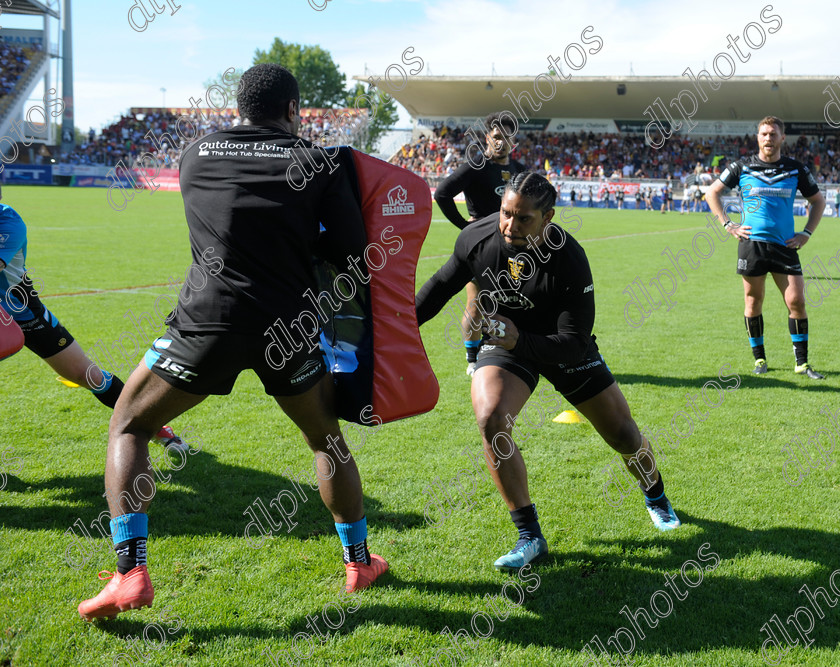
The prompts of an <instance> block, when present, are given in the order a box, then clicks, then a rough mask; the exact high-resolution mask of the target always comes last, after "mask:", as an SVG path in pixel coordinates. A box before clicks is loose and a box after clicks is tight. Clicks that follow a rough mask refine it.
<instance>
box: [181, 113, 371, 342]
mask: <svg viewBox="0 0 840 667" xmlns="http://www.w3.org/2000/svg"><path fill="white" fill-rule="evenodd" d="M295 146H297V147H295ZM334 153H337V150H335V149H331V150H330V151H329V153H327V152H325V151H324V150H323V149H320V148H314V147H313V145H312V143H310V142H308V141H305V140H303V139H300V138H298V137H296V136H294V135H292V134H289V133H287V132H284V131H282V130H279V129H276V128H270V127H262V126H252V125H240V126H238V127H234V128H231V129H229V130H223V131H221V132H213V133H211V134H208V135H206V136H204V137H201V138H200V139H198V140H196V141H195V142H193V143H192V144H191V145H190V146H189V147H188V148H187V149H186V150H185V151H184V154H183V156H182V158H181V173H180V181H181V194H182V196H183V199H184V211H185V214H186V218H187V225H188V226H189V233H190V249H191V252H192V259H193V266H191V267H190V273H189V275H190V276H191V277H190V279H189V280H187V281H186V282H185V283H184V285H183V286H182V288H181V292H180V295H179V297H178V307H177V308H176V311H175V315H174V317H173V319H172V320H171V322H170V324H171V326H172V327H173V328H175V329H177V330H179V331H196V332H198V331H200V332H222V331H229V332H237V333H260V334H262V333H264V332H265V330H266V329H267V328H268V327H269V326H271V324H272V323H273V322H274V321H275V320H276V319H277V318H281V319H282V320H283V321H284V322H285V323H286V324H287V326H288V323H289V322H291V321H292V320H294V319H295V318H297V317H298V316H299V315H300V314H301V312H302V311H304V310H309V311H311V312H312V311H314V310H315V306H314V305H313V301H312V300H311V299H310V298H307V297H305V296H304V293H305V292H306V291H307V290H309V289H311V290H313V292H314V294H315V295H317V294H318V291H317V289H316V281H315V275H314V271H313V267H312V255H313V254H314V253H316V252H317V253H318V254H322V255H326V257H327V259H330V261H332V262H333V263H336V264H337V265H339V266H342V264H341V260H342V259H343V258H346V257H347V255H348V254H350V255H353V257H356V258H358V257H361V256H362V253H363V251H364V246H365V237H364V227H363V223H362V219H361V212H360V210H359V205H358V203H357V199H356V196H355V190H354V187H355V186H354V185H353V183H355V181H354V180H351V171H350V167H348V166H346V164H344V163H342V162H340V161H339V158H338V157H331V156H332V154H334ZM330 170H332V173H330ZM319 223H321V224H323V226H324V227H325V228H326V230H327V231H326V232H324V233H323V234H321V239H319V230H320V225H319ZM325 237H326V239H327V242H326V243H324V239H325ZM316 240H317V241H318V245H319V249H320V248H321V245H322V244H324V246H325V248H326V249H321V250H320V252H319V249H316V247H315V245H316ZM330 248H332V249H333V250H329V249H330ZM336 253H340V254H336ZM208 258H209V265H208ZM218 260H221V263H219V261H218ZM344 263H345V264H346V259H345V260H344ZM222 264H223V265H222Z"/></svg>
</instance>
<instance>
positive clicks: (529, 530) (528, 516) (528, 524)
mask: <svg viewBox="0 0 840 667" xmlns="http://www.w3.org/2000/svg"><path fill="white" fill-rule="evenodd" d="M510 518H511V520H512V521H513V525H514V526H516V529H517V530H518V531H519V540H520V541H522V540H531V539H533V538H535V537H542V536H543V534H542V530H540V522H539V521H538V519H537V506H536V505H534V504H533V503H532V504H530V505H526V506H525V507H520V508H519V509H515V510H513V511H512V512H511V513H510ZM543 539H544V538H543ZM517 544H518V542H517Z"/></svg>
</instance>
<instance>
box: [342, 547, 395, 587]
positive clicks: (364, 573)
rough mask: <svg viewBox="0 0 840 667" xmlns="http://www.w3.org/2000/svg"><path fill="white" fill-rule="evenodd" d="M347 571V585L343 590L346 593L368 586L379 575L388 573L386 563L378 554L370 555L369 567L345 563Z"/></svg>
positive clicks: (362, 564)
mask: <svg viewBox="0 0 840 667" xmlns="http://www.w3.org/2000/svg"><path fill="white" fill-rule="evenodd" d="M344 567H345V568H346V569H347V585H346V586H345V587H344V589H345V590H346V591H347V592H348V593H353V592H354V591H359V590H361V589H363V588H367V587H368V586H370V585H371V584H372V583H373V582H374V581H376V578H377V577H378V576H379V575H380V574H385V573H386V572H387V571H388V563H387V562H386V561H385V559H384V558H382V556H379V555H378V554H371V555H370V565H365V564H364V563H345V564H344Z"/></svg>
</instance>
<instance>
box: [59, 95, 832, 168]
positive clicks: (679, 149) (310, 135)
mask: <svg viewBox="0 0 840 667" xmlns="http://www.w3.org/2000/svg"><path fill="white" fill-rule="evenodd" d="M178 117H179V116H178V114H174V113H170V112H164V111H162V112H157V113H148V114H145V115H144V114H137V115H136V116H135V115H125V116H122V117H121V118H120V119H119V120H118V121H117V122H115V123H113V124H112V125H110V126H109V127H106V128H104V129H103V130H102V131H101V132H100V133H99V134H98V135H97V134H96V132H95V131H94V130H93V129H91V130H90V132H89V134H88V138H87V141H85V142H83V143H82V144H81V145H79V146H78V147H77V148H76V150H74V151H73V152H71V153H69V154H66V155H64V156H62V157H61V160H60V161H61V162H64V163H69V164H81V165H105V166H114V165H115V164H116V163H117V162H118V161H120V160H122V161H123V162H125V163H126V164H129V163H130V162H133V161H134V160H136V159H137V157H138V156H140V155H141V154H143V153H151V154H152V155H153V156H154V158H155V159H156V160H157V161H158V162H160V163H161V164H163V165H165V166H167V167H170V168H176V169H177V168H178V163H179V160H180V155H181V151H182V149H183V148H184V147H185V146H186V145H187V144H188V143H189V141H190V140H191V139H192V138H193V136H194V134H193V133H194V132H196V131H197V133H198V135H199V136H200V135H204V134H207V133H208V132H215V131H217V130H222V129H227V128H229V127H232V126H234V125H237V124H238V123H239V117H238V115H237V114H236V112H235V111H234V110H232V109H229V110H222V111H221V112H218V113H210V112H207V111H204V112H202V113H201V114H199V113H198V112H194V113H193V115H191V116H190V117H189V118H190V120H191V121H192V123H188V122H183V121H182V123H181V126H180V128H181V131H180V133H179V132H176V128H175V125H176V122H177V120H178ZM363 126H364V117H361V116H360V117H353V118H351V119H349V120H348V119H346V118H345V119H338V118H336V117H335V116H333V115H332V114H331V113H329V112H327V111H326V110H322V109H319V110H307V109H304V110H303V111H302V121H301V127H300V132H299V134H300V136H301V137H303V138H305V139H308V140H310V141H316V142H319V143H322V144H327V145H335V144H346V143H354V144H356V142H354V141H353V139H354V138H356V137H357V136H358V133H359V132H360V131H361V130H362V129H363ZM150 130H151V131H152V134H153V135H154V137H155V139H154V141H152V140H150V139H149V138H147V137H146V135H147V133H148V132H149V131H150ZM167 134H168V135H169V136H170V137H171V138H172V141H169V140H168V139H166V138H165V136H164V135H167ZM470 136H474V135H467V134H465V133H464V131H462V130H460V129H459V128H447V127H446V126H443V127H441V128H439V129H435V130H430V131H428V132H427V133H426V134H421V135H420V137H419V138H418V139H417V140H414V141H412V142H411V143H408V144H405V145H404V146H402V148H401V149H400V150H399V151H397V153H396V154H395V155H394V156H393V157H392V158H391V162H392V163H393V164H397V165H399V166H401V167H404V168H406V169H408V170H410V171H413V172H414V173H416V174H418V175H420V176H422V177H423V178H426V179H428V180H429V181H430V182H437V181H439V180H440V179H442V178H444V177H446V176H448V175H449V174H451V173H452V172H453V171H454V170H455V168H456V167H458V165H460V164H461V163H463V162H464V160H465V159H466V158H465V155H466V152H465V151H466V149H467V146H468V144H469V142H470ZM514 141H515V142H516V148H515V149H514V150H513V151H512V153H511V157H513V159H515V160H518V161H519V162H521V163H522V164H524V165H525V166H526V167H527V168H528V169H530V170H534V171H538V172H540V173H543V174H546V175H547V176H548V177H549V178H550V179H551V180H552V181H554V182H558V181H560V180H562V179H569V178H578V179H586V180H594V181H598V180H606V179H619V178H645V179H647V178H650V179H653V178H668V177H670V178H671V179H674V180H675V181H685V177H687V176H691V175H694V176H695V177H698V176H700V175H701V174H703V173H707V174H709V177H707V178H711V177H712V176H714V175H717V174H718V173H719V172H720V170H721V169H722V168H723V167H724V166H725V165H726V163H727V161H728V160H733V159H737V158H739V157H742V156H744V155H748V154H752V153H755V152H757V150H758V148H757V145H756V139H755V136H751V135H748V136H744V137H714V138H700V137H696V138H695V137H691V136H688V137H683V136H677V135H675V136H673V137H671V138H670V139H668V140H667V141H666V142H665V144H664V145H663V146H662V147H661V148H659V149H654V148H652V147H650V146H647V145H646V144H645V142H644V137H643V136H641V135H628V134H624V135H620V134H598V135H596V134H592V133H580V134H548V133H541V132H520V133H519V134H518V135H517V136H516V138H515V140H514ZM482 149H483V147H482ZM472 151H474V154H476V155H477V154H478V151H477V150H476V149H472ZM785 154H786V155H789V156H790V157H793V158H795V159H797V160H799V161H801V162H803V163H804V164H806V165H808V166H809V167H810V168H811V170H812V171H813V172H814V174H815V177H816V178H817V180H818V181H820V182H832V183H837V182H840V146H838V142H836V141H835V138H834V137H829V138H828V139H827V140H826V141H825V142H824V143H823V142H820V141H818V140H817V139H816V138H810V137H805V136H800V137H798V138H796V139H795V141H792V142H789V143H788V145H787V146H786V148H785ZM698 165H700V167H698Z"/></svg>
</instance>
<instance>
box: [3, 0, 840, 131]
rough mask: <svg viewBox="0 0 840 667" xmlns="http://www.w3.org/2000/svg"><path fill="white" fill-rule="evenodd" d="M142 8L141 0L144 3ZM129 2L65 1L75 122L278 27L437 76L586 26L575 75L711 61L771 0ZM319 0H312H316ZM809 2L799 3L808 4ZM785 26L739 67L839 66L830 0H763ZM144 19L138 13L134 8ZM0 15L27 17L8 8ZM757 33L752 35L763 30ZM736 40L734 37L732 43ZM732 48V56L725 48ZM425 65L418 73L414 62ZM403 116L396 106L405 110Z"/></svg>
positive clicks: (540, 49) (239, 51)
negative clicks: (158, 7) (581, 63)
mask: <svg viewBox="0 0 840 667" xmlns="http://www.w3.org/2000/svg"><path fill="white" fill-rule="evenodd" d="M140 1H142V2H143V3H145V5H146V6H147V7H148V6H149V2H150V0H140ZM134 2H135V0H108V1H107V2H101V1H100V0H74V1H73V45H74V52H75V63H74V65H75V67H74V74H75V112H76V125H77V126H79V127H81V128H82V129H83V130H87V128H88V127H90V126H94V127H96V128H99V127H101V126H102V125H103V124H106V123H108V122H110V121H111V120H113V119H114V118H115V117H116V116H118V115H119V114H120V113H122V112H125V111H126V110H127V109H128V108H129V107H131V106H160V104H161V102H162V93H161V91H160V88H162V87H163V88H166V104H167V105H168V106H189V103H188V99H189V97H190V96H193V97H196V98H198V97H202V98H203V97H204V85H203V84H204V81H206V80H207V79H209V78H211V77H213V76H215V75H216V74H217V73H219V72H222V71H224V70H225V69H227V68H228V67H248V66H249V65H250V64H251V62H252V59H253V55H254V51H255V49H257V48H261V49H267V48H268V47H269V46H270V45H271V43H272V41H273V40H274V38H275V37H279V38H280V39H282V40H284V41H290V42H298V43H303V44H320V45H321V46H322V47H324V48H325V49H327V50H329V51H330V52H331V53H332V56H333V59H334V60H335V61H336V62H337V63H338V65H339V68H340V69H341V71H342V72H343V73H344V74H345V75H347V76H348V78H349V76H351V75H356V74H363V73H364V67H365V65H367V67H368V68H369V69H370V70H371V71H372V72H376V73H382V72H383V71H384V70H385V68H386V67H387V66H388V65H389V64H391V63H399V62H400V56H401V54H402V52H403V51H404V50H405V49H406V48H408V47H409V46H413V47H414V49H415V53H416V54H417V55H419V56H420V57H422V59H423V60H424V62H425V63H426V64H427V65H428V67H429V69H430V72H431V73H432V74H434V75H477V76H483V75H489V74H490V73H491V70H492V69H493V68H495V71H496V72H497V73H498V74H499V75H534V74H536V73H538V72H540V71H545V69H546V68H547V63H546V57H547V55H549V54H551V55H554V56H559V55H560V54H561V53H562V52H563V50H564V49H565V47H566V45H568V44H569V43H570V42H574V41H578V42H580V41H581V40H580V35H581V31H582V30H583V29H584V28H585V27H586V26H593V30H592V31H591V32H590V33H589V34H590V35H591V34H595V35H598V36H600V37H601V38H602V39H603V42H604V46H603V48H602V49H601V51H599V52H598V53H596V54H594V55H592V56H590V58H589V59H588V62H587V64H586V66H585V68H584V69H583V70H582V71H581V74H585V75H592V76H604V75H626V74H628V73H629V71H630V63H631V62H632V66H633V71H634V72H635V74H637V75H670V76H680V75H681V73H682V71H683V70H684V69H685V68H686V67H692V68H693V69H694V71H695V72H696V71H697V70H698V69H700V68H702V67H703V65H704V63H705V64H706V66H708V67H710V66H711V62H712V60H713V59H714V57H715V55H716V54H717V53H719V52H723V51H727V35H728V34H732V35H742V33H743V30H744V28H745V26H746V25H747V24H748V23H750V22H755V23H758V24H759V25H761V26H762V27H763V28H768V27H770V26H769V25H768V24H767V23H766V22H762V20H761V16H760V15H761V12H762V8H764V7H767V6H769V5H771V3H769V2H752V1H749V0H748V1H746V2H739V3H733V2H731V1H727V2H719V1H715V0H711V1H707V2H703V3H698V2H687V3H675V2H671V1H668V0H649V1H646V2H636V1H633V0H604V1H603V2H581V1H579V0H578V1H575V2H569V1H566V0H505V1H504V2H502V1H497V0H423V1H422V2H421V1H420V0H330V1H329V2H328V3H327V5H326V8H325V9H324V10H323V11H316V10H315V9H313V8H312V7H311V6H310V2H309V0H240V1H239V2H235V1H232V0H225V1H222V0H202V1H201V2H195V1H188V0H183V1H182V2H181V8H180V9H179V10H178V11H177V12H176V13H175V15H171V14H170V10H169V9H168V8H167V9H166V10H165V11H164V13H162V14H160V15H158V16H157V17H156V18H155V19H154V21H152V22H151V23H149V24H148V26H147V28H146V29H145V30H144V31H143V32H137V31H135V30H133V29H132V28H131V27H130V26H129V23H128V19H127V13H128V9H129V7H131V6H132V4H134ZM159 2H161V3H162V4H163V3H164V0H159ZM322 2H323V0H312V3H313V4H316V5H320V4H321V3H322ZM804 7H807V11H806V10H804V9H803V8H804ZM770 15H778V16H780V17H781V18H782V26H781V27H780V28H779V29H778V30H777V32H775V33H774V34H766V41H765V43H764V45H763V46H762V47H760V48H758V49H755V50H752V51H747V54H748V55H749V56H750V57H749V60H748V61H747V62H745V63H741V62H738V63H737V74H738V75H772V74H778V72H779V69H780V62H781V61H783V71H784V74H786V75H790V74H811V75H832V76H833V75H840V49H837V46H836V41H837V38H836V21H832V20H831V17H835V18H836V17H837V16H838V10H837V9H836V4H835V0H809V2H808V3H802V2H794V1H793V0H782V1H780V2H772V9H769V10H765V16H770ZM135 16H139V12H135ZM2 25H3V26H8V27H33V26H32V21H31V20H28V19H26V18H25V17H15V16H11V15H8V14H3V16H2ZM752 30H753V35H754V36H756V35H758V34H759V33H758V32H757V31H756V30H755V29H752ZM740 44H743V38H742V39H741V41H740ZM729 53H732V51H731V50H730V51H729ZM423 73H424V74H425V73H427V71H426V70H424V72H423ZM407 119H408V116H407V115H406V114H405V113H403V116H402V121H403V124H405V123H406V121H407Z"/></svg>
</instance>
